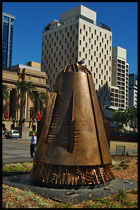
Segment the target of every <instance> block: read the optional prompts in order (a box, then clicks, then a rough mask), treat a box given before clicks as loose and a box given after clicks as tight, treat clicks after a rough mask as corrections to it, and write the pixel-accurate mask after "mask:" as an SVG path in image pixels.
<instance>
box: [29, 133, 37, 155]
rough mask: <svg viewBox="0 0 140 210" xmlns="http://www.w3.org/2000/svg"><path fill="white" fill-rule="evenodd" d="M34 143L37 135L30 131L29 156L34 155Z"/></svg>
mask: <svg viewBox="0 0 140 210" xmlns="http://www.w3.org/2000/svg"><path fill="white" fill-rule="evenodd" d="M36 144H37V137H36V136H35V133H32V137H31V144H30V154H31V158H33V157H34V154H35V152H36Z"/></svg>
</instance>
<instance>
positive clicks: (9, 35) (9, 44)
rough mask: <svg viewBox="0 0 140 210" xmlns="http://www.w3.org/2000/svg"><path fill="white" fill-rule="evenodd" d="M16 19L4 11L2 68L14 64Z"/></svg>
mask: <svg viewBox="0 0 140 210" xmlns="http://www.w3.org/2000/svg"><path fill="white" fill-rule="evenodd" d="M14 20H15V17H14V16H13V15H10V14H7V13H5V12H3V13H2V69H6V68H7V67H10V66H12V48H13V25H14Z"/></svg>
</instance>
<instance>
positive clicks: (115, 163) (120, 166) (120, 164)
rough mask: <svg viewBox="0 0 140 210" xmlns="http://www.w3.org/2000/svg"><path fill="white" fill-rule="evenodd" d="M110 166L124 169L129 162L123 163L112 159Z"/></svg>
mask: <svg viewBox="0 0 140 210" xmlns="http://www.w3.org/2000/svg"><path fill="white" fill-rule="evenodd" d="M112 168H113V169H115V170H122V169H123V170H125V169H127V168H129V164H128V163H123V162H120V161H114V160H113V161H112Z"/></svg>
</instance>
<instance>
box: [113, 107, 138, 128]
mask: <svg viewBox="0 0 140 210" xmlns="http://www.w3.org/2000/svg"><path fill="white" fill-rule="evenodd" d="M111 121H112V122H115V123H116V128H117V130H118V131H122V130H125V129H124V126H127V125H128V124H129V126H130V127H132V128H134V129H135V128H136V126H137V123H138V110H137V108H135V107H130V108H128V109H126V110H123V111H121V110H116V111H115V113H114V114H113V115H112V119H111Z"/></svg>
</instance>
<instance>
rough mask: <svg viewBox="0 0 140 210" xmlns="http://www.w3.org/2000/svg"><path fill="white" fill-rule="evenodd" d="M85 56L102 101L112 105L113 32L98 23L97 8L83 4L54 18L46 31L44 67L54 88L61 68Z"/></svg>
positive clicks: (43, 37) (52, 88) (51, 88)
mask: <svg viewBox="0 0 140 210" xmlns="http://www.w3.org/2000/svg"><path fill="white" fill-rule="evenodd" d="M83 58H85V63H84V65H85V66H86V67H87V68H88V69H89V70H90V71H91V73H92V76H93V81H94V84H95V89H96V92H97V96H98V98H99V101H100V103H101V104H102V105H107V106H109V105H110V99H111V94H110V91H111V89H110V88H111V70H112V69H111V67H112V32H111V29H110V28H109V27H108V26H106V25H105V24H103V23H100V24H99V23H97V20H96V12H94V11H92V10H90V9H88V8H86V7H85V6H83V5H80V6H78V7H76V8H73V9H71V10H69V11H67V12H65V13H63V14H60V16H59V21H58V20H53V21H52V22H50V23H49V24H48V25H47V26H46V27H45V28H44V30H43V33H42V62H41V70H42V71H43V72H46V74H47V75H48V85H49V86H50V91H53V90H54V85H55V81H56V77H57V74H58V71H59V70H60V69H61V68H62V67H64V66H65V65H66V64H71V63H76V62H78V61H80V60H81V59H83Z"/></svg>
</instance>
